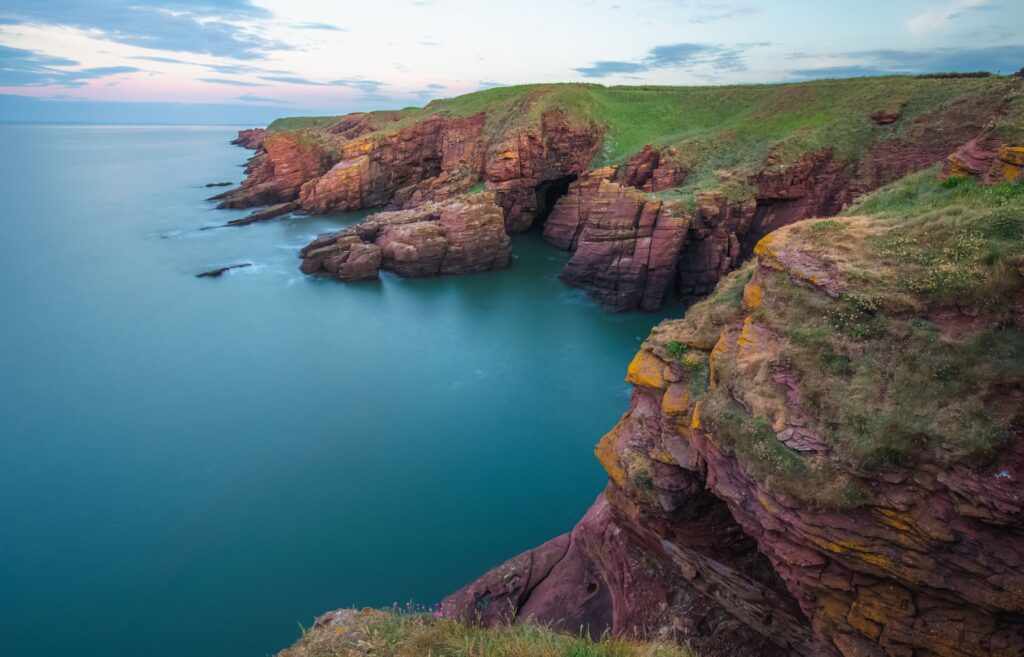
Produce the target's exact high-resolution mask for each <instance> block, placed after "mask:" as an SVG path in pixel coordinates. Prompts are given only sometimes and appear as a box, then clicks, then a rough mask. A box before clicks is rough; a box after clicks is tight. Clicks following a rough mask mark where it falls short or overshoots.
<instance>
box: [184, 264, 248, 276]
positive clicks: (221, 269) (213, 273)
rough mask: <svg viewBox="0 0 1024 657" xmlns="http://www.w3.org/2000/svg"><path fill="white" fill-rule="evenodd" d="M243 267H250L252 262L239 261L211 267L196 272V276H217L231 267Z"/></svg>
mask: <svg viewBox="0 0 1024 657" xmlns="http://www.w3.org/2000/svg"><path fill="white" fill-rule="evenodd" d="M243 267H252V263H251V262H240V263H238V264H236V265H226V266H224V267H218V268H217V269H211V270H209V271H204V272H203V273H201V274H196V278H218V277H220V276H221V274H223V273H224V272H226V271H230V270H232V269H242V268H243Z"/></svg>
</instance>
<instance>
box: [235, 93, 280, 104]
mask: <svg viewBox="0 0 1024 657" xmlns="http://www.w3.org/2000/svg"><path fill="white" fill-rule="evenodd" d="M236 98H237V99H238V100H240V101H242V102H245V103H261V104H268V103H269V104H272V105H289V104H290V103H288V101H285V100H279V99H277V98H267V97H265V96H254V95H252V94H242V95H241V96H237V97H236Z"/></svg>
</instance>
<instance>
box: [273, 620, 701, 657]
mask: <svg viewBox="0 0 1024 657" xmlns="http://www.w3.org/2000/svg"><path fill="white" fill-rule="evenodd" d="M371 655H372V656H373V657H426V656H428V655H429V656H431V657H694V655H693V653H692V652H691V651H690V650H689V649H687V648H685V647H682V646H677V645H669V644H664V643H640V642H634V641H625V640H619V639H602V640H599V641H593V640H591V639H589V638H585V637H577V636H569V635H564V634H558V633H556V632H553V631H551V630H549V629H547V628H544V627H539V626H536V625H510V626H504V627H497V628H493V629H485V628H481V627H477V626H473V625H468V624H466V623H462V622H460V621H456V620H451V619H447V618H438V617H434V616H431V615H424V614H402V613H393V612H390V611H377V610H364V611H361V612H357V613H355V614H354V615H353V616H352V617H351V618H350V619H349V620H348V621H347V622H346V623H344V624H343V625H342V626H340V627H335V628H317V629H312V630H309V631H306V632H304V633H303V635H302V638H300V639H299V640H298V641H297V642H296V643H295V645H293V646H292V647H291V648H289V649H287V650H283V651H281V652H280V653H279V655H278V657H370V656H371Z"/></svg>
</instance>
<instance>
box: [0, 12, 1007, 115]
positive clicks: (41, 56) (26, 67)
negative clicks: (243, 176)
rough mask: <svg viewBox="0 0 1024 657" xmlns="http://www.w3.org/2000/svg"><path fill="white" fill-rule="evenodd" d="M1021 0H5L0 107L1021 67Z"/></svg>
mask: <svg viewBox="0 0 1024 657" xmlns="http://www.w3.org/2000/svg"><path fill="white" fill-rule="evenodd" d="M1021 26H1024V0H939V1H931V2H929V1H926V0H858V1H857V2H850V1H844V2H839V1H834V2H827V1H826V2H823V1H822V0H814V1H811V0H717V1H716V0H630V1H628V2H627V1H626V0H614V1H607V2H605V1H601V0H580V1H559V0H542V1H538V0H518V1H487V0H413V1H411V2H393V1H390V0H371V1H367V0H359V2H351V1H348V0H334V1H332V2H324V1H323V0H319V1H318V0H219V1H218V0H3V1H2V2H0V120H6V121H11V120H16V121H28V120H31V121H83V122H129V123H131V122H154V123H174V122H183V123H204V122H206V123H253V124H258V123H266V122H267V121H269V120H271V119H273V118H275V117H277V116H288V115H296V114H341V113H345V112H350V111H361V110H368V109H391V108H400V107H406V106H410V105H422V104H424V103H426V102H428V101H430V100H431V99H434V98H443V97H450V96H455V95H459V94H462V93H466V92H470V91H476V90H479V89H485V88H488V87H493V86H499V85H508V84H522V83H532V82H593V83H600V84H605V85H612V84H677V85H679V84H682V85H691V84H699V85H706V84H734V83H757V82H780V81H800V80H808V79H815V78H823V77H850V76H858V75H879V74H887V73H922V72H936V71H976V70H986V71H992V72H1002V73H1012V72H1014V71H1016V70H1018V69H1020V68H1022V67H1024V32H1022V31H1021V29H1020V28H1021Z"/></svg>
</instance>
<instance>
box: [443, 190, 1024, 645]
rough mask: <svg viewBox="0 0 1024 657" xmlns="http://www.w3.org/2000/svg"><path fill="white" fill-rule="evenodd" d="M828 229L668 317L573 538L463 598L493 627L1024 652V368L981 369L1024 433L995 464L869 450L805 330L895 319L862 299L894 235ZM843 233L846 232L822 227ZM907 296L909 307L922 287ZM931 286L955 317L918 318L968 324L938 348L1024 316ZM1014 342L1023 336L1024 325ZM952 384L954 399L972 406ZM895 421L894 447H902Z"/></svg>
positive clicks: (995, 416)
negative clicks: (847, 439) (833, 408)
mask: <svg viewBox="0 0 1024 657" xmlns="http://www.w3.org/2000/svg"><path fill="white" fill-rule="evenodd" d="M606 184H607V183H606ZM998 212H999V210H998V209H997V210H995V213H996V214H994V215H992V216H997V215H998ZM819 223H820V224H821V226H820V227H818V228H815V227H814V225H811V226H808V225H807V223H806V222H805V223H801V224H796V225H790V226H787V227H785V228H782V229H780V230H777V231H776V232H774V233H772V234H770V235H769V236H767V237H765V238H764V239H762V240H761V241H760V243H759V244H758V245H757V248H756V249H755V254H756V255H755V261H754V262H753V263H752V264H751V265H748V266H746V267H744V268H743V269H742V270H740V271H739V272H736V273H733V274H731V275H730V276H729V277H728V278H727V279H726V280H724V281H723V282H722V286H720V288H719V290H718V292H717V293H716V295H715V296H713V297H712V298H710V299H708V300H706V301H704V302H702V303H701V304H699V305H698V306H696V307H694V308H693V309H691V311H690V312H689V313H688V315H687V317H686V318H685V319H682V320H670V321H666V322H663V323H662V324H661V325H659V326H658V327H656V328H655V329H654V330H653V331H652V334H651V336H650V337H649V338H648V340H647V341H646V342H645V343H644V345H643V347H642V348H641V350H640V352H639V353H638V354H637V355H636V357H635V358H634V360H633V362H632V363H631V364H630V365H629V368H628V376H627V381H629V382H630V383H631V384H633V386H634V392H633V397H632V402H631V404H630V409H629V411H628V412H627V413H626V414H625V415H624V416H623V418H622V420H621V421H620V422H619V423H618V424H617V425H616V426H615V427H614V428H613V429H612V430H611V431H610V432H609V433H608V434H607V435H606V436H605V437H604V438H603V439H602V440H601V442H600V443H599V445H598V446H597V449H596V454H597V457H598V459H599V460H600V461H601V463H602V465H603V466H604V468H605V470H606V471H607V472H608V475H609V483H608V487H607V489H606V491H605V493H604V494H603V495H602V497H600V498H598V501H597V502H596V503H595V505H594V507H592V508H591V510H590V511H589V512H588V513H587V515H586V516H585V517H584V518H583V519H582V520H581V521H580V522H579V524H578V525H577V526H576V528H575V529H573V531H572V532H571V533H570V534H567V535H565V536H562V537H559V538H556V539H554V540H552V541H550V542H549V543H546V544H544V545H543V546H541V547H539V548H537V549H535V550H532V551H530V552H527V553H525V554H523V555H520V556H519V557H516V558H514V559H512V560H510V561H509V562H507V563H505V564H503V565H502V566H499V567H498V568H496V569H494V570H493V571H491V572H489V573H487V574H485V575H484V576H483V577H481V578H480V579H478V580H476V581H474V582H472V583H471V584H469V585H468V586H466V587H465V588H463V589H461V590H460V591H458V592H456V593H454V594H453V595H452V596H450V597H449V598H448V599H447V600H446V601H445V604H446V606H447V608H449V609H453V610H456V611H457V612H458V613H459V614H460V615H461V616H462V617H464V618H468V619H474V620H476V621H478V622H482V623H484V624H494V623H498V622H523V621H531V622H539V623H553V624H555V625H556V626H559V627H563V628H564V629H567V630H569V631H576V630H578V628H580V627H583V628H585V629H588V630H589V631H590V632H591V633H595V634H599V633H601V632H603V631H607V630H610V631H612V632H615V633H622V634H628V635H629V634H631V635H640V636H644V635H650V634H655V635H670V636H675V637H676V638H679V639H684V640H688V641H691V642H692V643H693V645H694V647H695V648H697V650H698V652H700V653H701V654H717V653H715V652H714V650H716V649H721V650H723V651H724V654H757V655H762V654H764V655H771V654H786V655H808V656H810V655H821V656H836V655H842V657H865V656H872V657H883V656H899V657H903V656H906V657H915V656H916V657H924V656H927V657H952V656H954V655H955V656H977V657H982V656H987V657H995V656H1005V657H1009V656H1011V655H1018V656H1019V655H1021V654H1022V653H1024V483H1022V480H1024V440H1021V438H1022V436H1024V403H1022V402H1024V370H1021V369H1020V368H1019V367H1017V366H1015V365H1009V362H1010V361H1006V360H997V361H994V363H998V364H995V365H994V366H995V367H997V370H995V371H994V373H993V375H992V376H993V377H994V378H993V380H991V381H974V382H972V381H965V382H964V386H966V388H965V389H972V388H975V389H976V388H979V387H980V389H981V394H980V399H981V400H983V401H981V402H980V403H981V404H982V408H984V409H985V410H984V411H981V412H983V413H985V416H986V417H988V418H992V421H994V422H998V423H999V426H1002V427H1007V428H1008V429H1006V430H1008V431H1009V432H1010V433H1011V434H1012V435H1013V436H1014V437H1013V438H1012V439H1010V440H1009V441H1008V442H1006V443H997V445H996V446H995V447H991V448H989V449H990V451H988V452H986V456H985V457H984V459H982V460H977V459H975V463H974V464H973V465H969V464H968V463H969V461H965V460H964V457H957V458H953V459H952V460H949V459H950V457H947V456H942V455H943V454H947V453H956V452H957V450H958V449H959V448H958V447H957V446H956V445H953V444H947V443H943V444H941V445H938V446H936V448H937V451H935V452H933V451H931V448H929V447H927V446H926V443H923V442H922V443H917V444H916V446H914V447H912V448H910V451H908V452H907V453H906V455H905V456H893V457H891V461H890V462H885V461H884V460H883V461H881V462H878V463H874V464H873V465H868V464H867V463H868V461H863V462H862V463H858V462H857V461H856V457H854V456H853V455H852V453H851V452H849V450H850V449H851V447H850V446H847V445H845V444H844V443H836V442H835V439H834V438H832V437H831V431H830V429H829V425H828V421H827V420H825V419H824V418H823V417H821V415H820V411H816V410H815V409H816V408H819V407H821V404H822V400H820V399H816V400H814V401H813V403H812V402H811V401H809V399H808V397H807V396H806V395H807V394H808V390H819V391H820V390H821V388H815V387H814V386H810V387H808V385H806V381H805V379H807V378H808V377H811V376H816V377H819V378H820V377H828V376H836V375H835V374H833V373H831V371H830V370H828V369H826V365H822V364H821V362H820V361H811V367H812V368H813V369H811V370H805V369H803V368H805V367H806V365H805V364H801V363H804V361H802V360H800V359H801V358H803V357H804V356H802V355H801V354H804V353H812V354H814V353H820V350H821V349H822V347H820V346H819V347H816V349H817V350H819V351H818V352H801V351H800V350H799V349H795V347H794V344H793V339H794V338H793V337H791V336H793V335H798V336H799V335H804V333H802V332H801V331H804V330H816V329H813V328H812V327H813V326H814V324H813V323H814V322H815V321H820V320H819V319H817V318H815V317H812V316H808V315H806V314H800V313H805V312H806V310H804V309H806V308H819V309H821V312H823V313H830V314H828V315H827V316H828V317H830V318H832V319H830V320H829V321H831V322H832V324H831V326H832V328H826V329H825V330H837V331H838V330H839V329H836V328H835V327H837V326H838V327H840V329H843V330H846V331H849V330H850V329H849V328H848V326H849V325H848V324H845V323H844V322H847V321H848V320H847V319H845V318H847V317H848V315H847V314H846V313H854V312H862V313H866V314H865V317H867V314H868V313H870V312H876V311H877V308H878V307H879V306H878V304H879V303H881V302H879V301H877V299H876V300H872V301H856V300H863V299H865V298H867V297H866V296H865V295H868V294H869V293H868V292H867V291H866V289H864V288H863V286H864V285H865V283H864V282H863V279H861V278H859V276H861V274H860V272H863V271H866V268H867V267H869V266H875V267H877V266H878V263H879V260H878V258H880V257H881V256H879V255H877V253H878V252H877V251H872V249H876V248H880V247H877V244H878V242H877V240H879V239H882V237H881V236H885V235H891V234H892V232H891V231H893V228H892V227H891V226H890V225H887V224H884V223H882V222H879V221H877V220H873V219H867V218H862V217H851V218H841V219H836V220H830V221H828V222H819ZM829 231H834V234H835V235H836V237H835V238H832V239H829V238H823V237H821V236H822V235H828V234H829ZM1018 248H1019V245H1018ZM883 253H884V252H883ZM864 254H869V255H870V257H868V256H865V255H864ZM979 257H980V256H979ZM1013 257H1018V256H1013ZM887 266H893V265H887ZM907 267H908V268H907V269H906V270H905V272H904V273H903V274H898V275H896V274H894V275H893V276H892V278H891V279H887V280H890V281H891V282H890V283H886V285H894V286H903V285H905V284H906V283H905V281H906V280H907V278H906V277H907V276H913V275H914V274H913V273H912V272H914V271H917V270H914V269H913V266H910V265H908V266H907ZM927 271H928V270H927V269H921V270H920V272H921V273H922V275H925V276H927V275H928V274H927ZM1018 273H1019V274H1020V276H1013V275H1011V278H1010V279H1008V280H1009V282H1008V283H1007V284H1005V287H1004V288H1002V289H1001V290H1000V292H999V294H1000V295H1002V297H1003V298H1004V299H1007V298H1008V299H1010V305H1012V304H1013V303H1014V302H1013V301H1012V299H1014V298H1016V299H1017V302H1016V303H1017V304H1021V303H1022V301H1024V281H1022V278H1024V266H1021V267H1020V271H1019V272H1018ZM879 289H888V288H879ZM908 289H920V288H919V287H914V286H911V287H910V288H908ZM794 295H796V296H794ZM1014 295H1016V297H1015V296H1014ZM872 298H873V299H875V298H874V297H872ZM887 298H889V299H891V301H887V302H885V303H895V304H897V306H896V307H902V306H900V305H899V304H904V303H908V302H907V300H906V293H905V292H898V291H897V292H893V293H892V296H891V297H887ZM851 299H853V300H855V301H850V300H851ZM922 299H923V298H919V299H918V300H917V301H914V302H910V304H911V305H910V307H914V308H916V309H917V310H916V312H919V313H922V312H923V313H925V314H928V313H929V312H930V313H931V314H930V316H932V317H934V318H935V322H936V324H935V326H936V327H937V329H930V328H927V327H928V326H930V325H929V324H927V323H925V324H917V325H915V324H913V321H917V320H912V321H911V322H910V324H909V325H910V326H923V327H925V328H923V329H921V330H924V331H925V333H923V334H921V335H923V336H924V337H925V339H926V340H932V339H933V338H931V337H928V336H930V335H935V334H931V333H928V332H927V331H931V330H937V331H939V334H940V335H944V336H946V337H942V338H941V339H942V340H943V341H945V346H943V347H942V348H941V349H939V350H938V351H936V352H934V354H936V356H934V357H937V358H943V357H944V356H943V354H947V353H949V352H948V351H947V350H951V349H952V350H956V349H959V348H961V345H965V344H968V343H969V340H970V339H972V338H971V336H972V335H974V336H982V335H984V333H985V331H986V330H993V329H995V327H998V326H1000V325H1004V326H1005V323H1006V322H1007V321H1009V322H1010V325H1011V326H1013V325H1014V324H1015V325H1016V330H1017V331H1021V330H1022V329H1024V320H1022V319H1021V317H1020V313H1018V314H1017V315H1013V312H1014V311H1013V310H1012V309H1010V310H1008V311H1005V308H1006V305H1007V304H1006V302H1005V301H1003V302H1001V303H1000V305H999V306H998V307H995V309H994V310H989V311H978V310H974V311H969V310H966V309H965V310H964V312H968V313H969V314H968V315H958V317H960V318H961V319H965V322H961V324H963V326H960V325H959V324H957V323H956V322H955V321H953V319H951V316H950V317H947V315H949V313H946V314H944V312H945V311H942V312H935V311H928V310H925V308H924V307H923V306H922V305H921V304H922V303H924V302H923V301H922ZM965 303H970V302H965ZM849 304H852V306H850V305H849ZM858 304H860V305H858ZM1022 307H1024V305H1022ZM830 308H831V310H829V309H830ZM846 308H860V309H861V310H860V311H855V310H843V309H846ZM865 308H866V309H867V310H864V309H865ZM840 310H842V312H841V313H840ZM979 312H980V314H979ZM987 313H989V314H987ZM990 313H994V315H993V314H990ZM794 314H796V317H795V318H791V319H788V317H792V316H793V315H794ZM952 314H953V315H956V314H957V313H955V312H954V313H952ZM967 320H969V321H967ZM858 321H865V322H869V321H871V320H870V319H861V320H858ZM902 321H906V320H902ZM792 322H797V323H798V324H797V325H795V326H794V324H792ZM825 326H826V327H828V326H830V324H828V323H826V324H825ZM880 326H884V325H880ZM804 327H806V328H804ZM986 327H987V328H986ZM861 330H862V329H855V330H854V331H852V332H848V333H847V332H841V331H840V332H839V333H837V334H836V337H835V340H838V342H837V344H840V345H845V347H843V348H849V349H851V350H852V352H851V353H855V354H859V357H861V358H876V357H878V356H879V355H881V354H884V353H891V351H890V350H891V349H892V348H894V347H895V348H897V349H902V350H906V349H908V348H910V347H909V346H908V345H909V344H917V343H912V342H911V338H909V337H908V336H907V335H905V334H904V333H903V329H899V328H893V327H887V328H878V329H875V330H877V331H888V332H889V333H888V334H887V337H885V338H883V337H880V336H879V337H866V338H865V337H860V338H857V339H854V340H851V339H850V338H849V335H854V336H862V335H864V334H863V333H861V332H860V331H861ZM915 330H918V329H915ZM995 330H1000V329H995ZM787 331H789V333H787ZM869 335H870V334H869ZM880 335H881V334H880ZM996 335H1002V336H1003V337H1002V338H1001V339H1003V340H1008V341H1010V343H1012V344H1021V342H1020V341H1021V337H1020V334H1019V333H1018V334H1017V335H1016V336H1014V335H1011V334H1008V333H1003V334H999V333H997V334H996ZM979 339H981V338H979ZM886 340H888V341H889V342H886ZM1008 348H1009V347H1008ZM1010 349H1013V348H1010ZM971 353H972V354H973V353H974V352H971ZM829 357H830V358H832V357H833V356H829ZM931 357H932V356H929V352H924V353H921V354H919V355H918V356H915V358H919V359H921V360H924V359H927V358H931ZM1006 357H1007V356H996V358H997V359H1005V358H1006ZM969 358H970V359H972V360H971V361H970V362H971V363H972V366H978V363H977V360H976V359H977V358H979V356H977V355H970V356H969ZM826 362H827V361H826ZM840 371H842V370H840ZM996 371H997V372H998V373H995V372H996ZM952 376H957V375H952ZM882 380H884V378H883V379H882ZM840 381H841V379H840ZM849 385H852V384H851V383H845V382H843V383H842V384H841V385H840V387H839V388H836V389H834V391H833V392H831V393H821V392H818V393H816V394H845V393H844V392H843V391H844V390H846V389H847V386H849ZM892 385H897V384H892ZM902 385H906V386H922V385H928V384H925V383H924V382H920V381H919V382H915V381H906V382H904V383H903V384H902ZM952 390H953V388H950V389H948V390H944V389H939V390H938V392H937V394H938V397H936V398H935V400H934V401H935V403H937V404H939V405H940V406H945V407H947V408H948V407H953V406H955V405H956V404H958V403H959V401H958V400H957V401H954V400H953V399H950V398H947V397H946V395H949V394H952V393H951V391H952ZM896 392H898V391H890V392H889V393H885V392H881V391H880V392H879V394H880V395H885V394H896ZM825 403H826V406H827V405H828V404H830V403H835V401H828V400H826V402H825ZM920 403H925V402H920ZM911 412H912V411H911V410H910V409H908V410H906V411H899V410H898V409H896V410H895V411H893V415H891V416H889V417H892V418H894V419H897V421H899V420H898V418H902V417H905V415H906V414H909V413H911ZM744 418H746V419H744ZM985 422H988V420H985ZM865 431H867V430H866V429H865ZM892 431H893V433H892V434H885V433H883V434H882V435H883V436H885V439H886V440H891V441H892V443H893V444H892V445H888V444H886V445H884V446H883V447H884V449H890V448H893V449H895V445H896V444H897V443H898V439H897V437H896V436H897V433H896V431H897V430H896V429H893V430H892ZM967 433H970V431H969V430H968V432H967ZM951 435H953V436H955V438H954V439H953V440H964V439H967V437H966V436H962V434H957V433H955V432H954V433H953V434H951ZM913 440H922V441H923V440H925V438H924V437H923V435H920V436H918V437H916V438H914V439H913ZM912 444H913V443H912ZM858 449H863V448H860V447H858ZM972 449H977V448H976V447H975V448H972ZM860 458H861V459H862V460H863V458H864V457H860ZM697 600H700V603H699V604H696V603H695V601H697ZM724 619H725V620H724ZM737 625H739V626H740V627H742V628H744V629H743V630H742V631H740V630H737V629H736V626H737ZM751 632H753V634H751ZM752 637H753V638H752ZM758 641H760V642H761V644H759V643H758ZM765 644H767V646H770V647H765ZM705 646H707V647H705ZM744 648H745V649H744ZM702 650H710V651H712V652H708V653H703V652H701V651H702ZM730 650H735V651H736V652H729V651H730Z"/></svg>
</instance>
